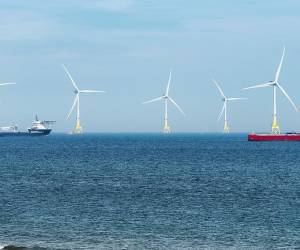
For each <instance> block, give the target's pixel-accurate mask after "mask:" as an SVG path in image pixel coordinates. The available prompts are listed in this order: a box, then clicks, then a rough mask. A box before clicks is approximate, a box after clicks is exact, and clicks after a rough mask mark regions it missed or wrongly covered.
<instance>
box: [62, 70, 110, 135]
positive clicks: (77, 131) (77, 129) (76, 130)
mask: <svg viewBox="0 0 300 250" xmlns="http://www.w3.org/2000/svg"><path fill="white" fill-rule="evenodd" d="M62 66H63V68H64V70H65V72H66V73H67V75H68V77H69V78H70V80H71V83H72V85H73V87H74V94H75V99H74V102H73V105H72V107H71V109H70V111H69V114H68V116H67V119H69V117H70V115H71V114H72V112H73V109H74V107H75V105H76V104H77V115H76V126H75V128H74V130H73V133H74V134H80V133H82V127H81V125H80V104H79V98H80V94H81V93H105V91H99V90H89V89H85V90H80V89H79V88H78V87H77V84H76V83H75V81H74V79H73V78H72V76H71V74H70V72H69V71H68V69H67V68H66V66H65V65H62Z"/></svg>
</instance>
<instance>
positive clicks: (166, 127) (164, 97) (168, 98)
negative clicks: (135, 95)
mask: <svg viewBox="0 0 300 250" xmlns="http://www.w3.org/2000/svg"><path fill="white" fill-rule="evenodd" d="M171 77H172V70H170V74H169V81H168V84H167V88H166V92H165V94H163V95H162V96H160V97H157V98H154V99H152V100H150V101H146V102H144V103H143V104H146V103H150V102H156V101H160V100H164V102H165V114H164V127H163V132H164V133H166V134H169V133H171V129H170V126H169V124H168V101H170V102H171V103H172V104H173V105H174V106H175V107H176V108H177V109H178V110H179V111H180V112H181V113H182V114H183V115H185V113H184V112H183V110H182V109H181V108H180V106H179V105H178V104H177V103H176V102H175V101H174V100H173V99H172V98H171V96H170V95H169V90H170V83H171Z"/></svg>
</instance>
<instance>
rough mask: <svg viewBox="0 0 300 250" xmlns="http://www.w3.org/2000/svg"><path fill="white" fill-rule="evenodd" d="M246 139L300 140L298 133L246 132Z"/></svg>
mask: <svg viewBox="0 0 300 250" xmlns="http://www.w3.org/2000/svg"><path fill="white" fill-rule="evenodd" d="M248 141H300V133H296V132H289V133H285V134H255V133H252V134H248Z"/></svg>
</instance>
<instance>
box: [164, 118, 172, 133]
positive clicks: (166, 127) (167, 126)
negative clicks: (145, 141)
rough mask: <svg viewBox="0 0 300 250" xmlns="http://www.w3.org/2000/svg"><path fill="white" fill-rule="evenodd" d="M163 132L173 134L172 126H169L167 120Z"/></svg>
mask: <svg viewBox="0 0 300 250" xmlns="http://www.w3.org/2000/svg"><path fill="white" fill-rule="evenodd" d="M163 132H164V133H165V134H170V133H171V128H170V126H169V125H168V121H166V120H165V123H164V128H163Z"/></svg>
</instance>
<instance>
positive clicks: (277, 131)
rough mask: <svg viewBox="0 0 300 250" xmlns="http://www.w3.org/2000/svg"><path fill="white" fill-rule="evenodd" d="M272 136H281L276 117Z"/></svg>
mask: <svg viewBox="0 0 300 250" xmlns="http://www.w3.org/2000/svg"><path fill="white" fill-rule="evenodd" d="M272 134H274V135H278V134H280V129H279V126H278V124H277V119H276V117H274V118H273V122H272Z"/></svg>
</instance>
